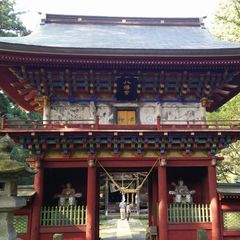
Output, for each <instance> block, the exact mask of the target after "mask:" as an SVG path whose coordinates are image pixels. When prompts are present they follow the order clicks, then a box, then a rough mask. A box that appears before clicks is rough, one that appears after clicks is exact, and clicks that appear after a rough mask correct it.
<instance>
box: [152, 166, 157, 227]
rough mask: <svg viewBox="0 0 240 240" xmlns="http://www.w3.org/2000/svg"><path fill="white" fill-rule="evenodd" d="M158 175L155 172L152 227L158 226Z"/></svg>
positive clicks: (153, 179)
mask: <svg viewBox="0 0 240 240" xmlns="http://www.w3.org/2000/svg"><path fill="white" fill-rule="evenodd" d="M156 175H157V173H156V172H155V171H154V172H153V178H152V225H154V226H157V209H158V208H157V203H158V181H157V176H156Z"/></svg>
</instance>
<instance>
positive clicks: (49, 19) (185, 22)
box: [42, 14, 204, 27]
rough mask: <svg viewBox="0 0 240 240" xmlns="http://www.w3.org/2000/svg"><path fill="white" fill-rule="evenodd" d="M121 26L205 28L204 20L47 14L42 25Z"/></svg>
mask: <svg viewBox="0 0 240 240" xmlns="http://www.w3.org/2000/svg"><path fill="white" fill-rule="evenodd" d="M49 23H59V24H61V23H66V24H121V25H150V26H151V25H153V26H184V27H186V26H188V27H202V26H204V23H203V18H166V17H164V18H155V17H108V16H84V15H62V14H46V18H45V19H43V20H42V24H49Z"/></svg>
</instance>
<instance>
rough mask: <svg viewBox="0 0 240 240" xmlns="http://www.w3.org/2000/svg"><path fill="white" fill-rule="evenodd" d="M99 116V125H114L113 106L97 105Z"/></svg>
mask: <svg viewBox="0 0 240 240" xmlns="http://www.w3.org/2000/svg"><path fill="white" fill-rule="evenodd" d="M97 116H99V124H113V122H114V113H113V108H112V106H111V105H108V104H103V103H99V104H97Z"/></svg>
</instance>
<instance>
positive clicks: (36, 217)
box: [31, 160, 44, 240]
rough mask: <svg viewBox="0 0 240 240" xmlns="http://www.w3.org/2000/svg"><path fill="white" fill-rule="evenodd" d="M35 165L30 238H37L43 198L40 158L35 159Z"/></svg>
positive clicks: (42, 171) (36, 239)
mask: <svg viewBox="0 0 240 240" xmlns="http://www.w3.org/2000/svg"><path fill="white" fill-rule="evenodd" d="M35 167H36V169H37V170H38V172H37V173H36V174H35V177H34V190H35V192H36V193H35V198H34V205H33V206H34V207H33V210H32V218H31V219H32V222H31V239H34V240H38V239H39V230H40V221H41V207H42V200H43V175H44V170H43V166H42V164H41V161H40V160H36V161H35Z"/></svg>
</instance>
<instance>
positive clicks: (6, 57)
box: [0, 14, 240, 240]
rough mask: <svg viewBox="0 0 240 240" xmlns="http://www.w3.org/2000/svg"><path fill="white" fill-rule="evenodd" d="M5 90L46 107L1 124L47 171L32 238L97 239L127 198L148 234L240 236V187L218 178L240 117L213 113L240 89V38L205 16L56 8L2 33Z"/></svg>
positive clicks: (31, 214) (195, 238)
mask: <svg viewBox="0 0 240 240" xmlns="http://www.w3.org/2000/svg"><path fill="white" fill-rule="evenodd" d="M0 88H1V89H2V91H3V92H4V93H5V94H6V95H8V96H9V97H10V98H11V99H12V101H14V102H15V103H16V104H17V105H19V107H21V108H22V109H24V110H26V111H28V112H32V111H38V112H40V113H41V114H42V116H43V120H41V121H40V120H39V121H37V120H14V119H7V118H5V117H4V116H2V122H1V128H0V135H1V136H3V135H5V134H8V135H9V136H10V137H11V138H12V139H13V140H14V141H15V142H16V143H18V144H21V145H22V146H23V147H24V148H25V149H28V150H29V151H30V152H31V154H32V157H31V158H29V159H28V162H29V164H30V165H31V166H32V167H34V168H36V169H37V170H38V172H37V174H36V175H35V179H34V190H32V191H30V192H26V191H25V193H24V194H25V195H27V196H28V197H27V198H28V205H27V207H25V208H23V209H20V210H18V211H17V212H16V219H20V220H21V221H22V224H23V225H24V226H25V228H24V230H21V229H20V230H18V234H19V237H20V238H22V239H23V240H50V239H52V238H53V235H54V234H55V233H59V234H63V236H64V240H96V239H99V219H100V215H101V214H103V215H107V216H108V215H111V214H112V212H114V211H115V213H118V214H119V207H118V204H119V202H121V201H122V200H125V202H129V203H131V204H132V205H133V207H134V211H135V214H136V215H141V214H142V213H143V212H144V213H145V214H147V216H148V224H149V227H151V228H150V229H152V230H153V229H155V230H154V231H152V232H151V231H150V232H149V233H148V238H147V239H158V240H176V239H185V240H220V239H224V240H237V239H240V226H239V219H240V204H239V196H240V191H239V186H237V185H234V186H232V185H231V186H230V187H229V185H224V184H223V185H219V186H217V183H216V166H217V164H218V163H219V162H221V161H222V160H223V159H222V158H220V157H218V156H217V155H216V154H217V153H218V152H219V150H221V149H223V148H226V147H228V145H229V144H230V143H233V142H235V141H237V140H238V139H239V136H240V135H239V133H240V122H239V121H234V120H231V119H229V121H220V120H219V121H214V122H212V121H209V120H207V119H206V113H207V112H212V111H215V110H216V109H218V108H219V107H220V106H222V105H223V104H224V103H226V102H227V101H228V100H230V99H231V98H232V97H234V96H235V95H237V94H238V93H239V91H240V44H239V43H231V42H225V41H220V40H217V39H215V38H214V37H213V36H211V35H210V33H209V32H208V31H207V29H206V28H205V27H204V24H203V21H202V19H199V18H128V17H123V18H121V17H94V16H70V15H53V14H47V15H46V18H45V19H44V20H43V21H42V23H41V25H40V26H39V27H38V29H36V31H35V32H33V33H31V34H30V35H29V36H26V37H6V38H3V37H1V38H0ZM21 191H23V190H21ZM24 194H23V195H24ZM154 234H157V236H155V235H154ZM154 237H155V238H154Z"/></svg>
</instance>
